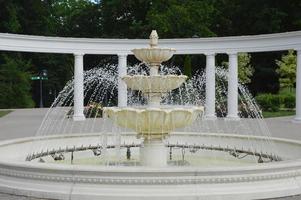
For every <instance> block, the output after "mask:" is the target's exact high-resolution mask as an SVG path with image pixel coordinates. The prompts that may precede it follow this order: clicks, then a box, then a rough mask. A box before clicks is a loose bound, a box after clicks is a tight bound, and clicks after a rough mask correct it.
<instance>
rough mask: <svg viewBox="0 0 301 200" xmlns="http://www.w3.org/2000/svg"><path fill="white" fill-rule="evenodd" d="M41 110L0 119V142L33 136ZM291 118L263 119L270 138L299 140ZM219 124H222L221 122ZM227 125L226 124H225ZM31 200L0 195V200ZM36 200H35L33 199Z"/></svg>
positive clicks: (292, 199)
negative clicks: (270, 135)
mask: <svg viewBox="0 0 301 200" xmlns="http://www.w3.org/2000/svg"><path fill="white" fill-rule="evenodd" d="M47 110H48V109H47V108H43V109H17V110H14V111H13V112H11V113H9V114H8V115H6V116H4V117H1V118H0V140H5V139H13V138H20V137H28V136H34V135H35V134H36V132H37V130H38V128H39V126H40V124H41V122H42V120H43V118H44V116H45V114H46V113H47ZM291 121H292V117H279V118H270V119H265V122H266V124H267V126H268V128H269V129H270V132H271V134H272V136H274V137H283V138H289V139H298V140H301V123H299V124H297V123H292V122H291ZM221 123H224V122H222V121H221ZM226 123H227V122H226ZM20 199H21V200H30V199H31V200H33V198H27V197H20V196H12V195H7V194H1V193H0V200H20ZM35 200H36V199H35ZM277 200H301V196H295V197H286V198H277Z"/></svg>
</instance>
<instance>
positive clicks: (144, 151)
mask: <svg viewBox="0 0 301 200" xmlns="http://www.w3.org/2000/svg"><path fill="white" fill-rule="evenodd" d="M166 151H167V149H166V147H165V145H164V143H163V141H162V140H161V139H156V140H145V141H144V143H143V147H141V148H140V162H141V165H142V166H149V167H166V166H167V154H166V153H167V152H166Z"/></svg>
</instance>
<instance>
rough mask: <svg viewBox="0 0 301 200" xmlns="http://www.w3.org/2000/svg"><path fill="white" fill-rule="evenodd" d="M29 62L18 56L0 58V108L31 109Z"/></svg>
mask: <svg viewBox="0 0 301 200" xmlns="http://www.w3.org/2000/svg"><path fill="white" fill-rule="evenodd" d="M30 67H31V64H30V62H28V61H26V60H24V59H22V57H21V56H20V54H15V56H13V57H11V56H8V55H6V54H4V55H2V56H1V57H0V80H1V81H0V97H1V98H0V108H27V107H33V106H34V103H33V101H32V98H31V94H30V90H31V80H30V76H31V74H30V72H29V69H30Z"/></svg>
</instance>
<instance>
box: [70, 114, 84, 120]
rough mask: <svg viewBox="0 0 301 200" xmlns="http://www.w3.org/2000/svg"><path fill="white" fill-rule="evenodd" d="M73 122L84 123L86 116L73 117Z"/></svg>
mask: <svg viewBox="0 0 301 200" xmlns="http://www.w3.org/2000/svg"><path fill="white" fill-rule="evenodd" d="M72 118H73V121H84V120H85V119H86V117H85V115H83V114H82V115H73V117H72Z"/></svg>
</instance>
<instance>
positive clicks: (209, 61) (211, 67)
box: [205, 53, 216, 119]
mask: <svg viewBox="0 0 301 200" xmlns="http://www.w3.org/2000/svg"><path fill="white" fill-rule="evenodd" d="M205 109H206V110H205V116H206V118H207V119H215V118H216V115H215V54H214V53H212V54H206V105H205Z"/></svg>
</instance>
